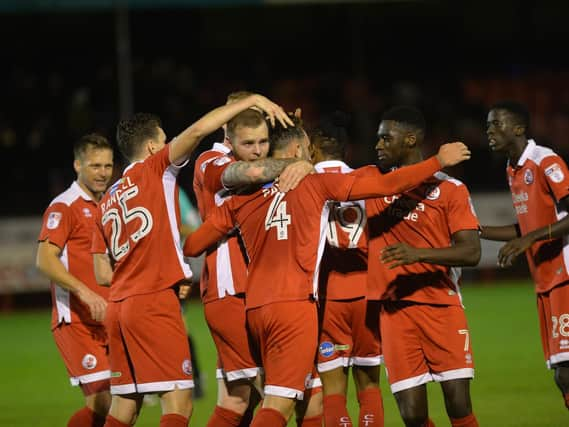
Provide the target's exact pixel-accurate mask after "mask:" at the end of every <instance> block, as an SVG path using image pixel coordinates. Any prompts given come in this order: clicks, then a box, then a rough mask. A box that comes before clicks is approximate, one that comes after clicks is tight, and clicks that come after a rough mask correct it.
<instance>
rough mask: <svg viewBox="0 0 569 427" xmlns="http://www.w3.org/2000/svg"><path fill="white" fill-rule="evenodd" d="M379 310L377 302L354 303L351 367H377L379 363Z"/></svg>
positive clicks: (361, 301) (362, 301) (363, 301)
mask: <svg viewBox="0 0 569 427" xmlns="http://www.w3.org/2000/svg"><path fill="white" fill-rule="evenodd" d="M379 310H380V303H379V301H368V300H366V299H363V300H358V301H354V305H353V310H352V313H353V322H352V337H353V343H354V348H353V351H352V364H353V365H356V366H379V365H380V363H381V344H380V340H379Z"/></svg>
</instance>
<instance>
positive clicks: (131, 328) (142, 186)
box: [91, 145, 193, 394]
mask: <svg viewBox="0 0 569 427" xmlns="http://www.w3.org/2000/svg"><path fill="white" fill-rule="evenodd" d="M168 150H169V146H168V145H166V146H165V147H164V148H163V149H162V150H160V151H159V152H158V153H156V154H154V155H152V156H150V157H148V158H147V159H145V160H144V161H139V162H135V163H133V164H131V165H130V166H128V167H127V168H126V169H125V171H124V173H123V176H122V178H121V179H119V180H118V181H117V182H116V183H115V184H113V185H112V186H111V188H109V190H108V191H107V193H106V194H105V196H104V197H103V199H102V200H101V202H100V204H99V209H98V213H97V223H96V224H97V227H96V228H95V232H94V234H93V246H92V250H91V251H92V253H108V254H109V256H110V257H111V259H112V261H113V263H114V267H113V279H112V284H111V290H110V297H109V299H110V301H111V303H110V304H109V306H108V308H107V315H106V318H105V325H106V326H107V332H108V334H109V347H110V348H109V350H110V352H109V358H110V364H111V370H112V378H111V393H113V394H129V393H151V392H160V391H169V390H173V389H174V388H176V387H177V388H181V389H183V388H191V387H193V380H192V372H191V362H190V352H189V347H188V341H187V339H186V333H185V329H184V325H183V321H182V315H181V311H180V304H179V301H178V299H177V297H176V295H175V293H174V290H173V289H172V287H173V286H174V285H176V284H177V283H179V282H181V281H183V280H188V279H190V278H191V276H192V273H191V271H190V269H189V267H188V265H187V264H186V263H185V262H184V260H183V255H182V251H181V247H180V235H179V224H180V219H179V209H178V206H177V200H178V199H177V186H176V185H177V184H176V176H177V175H178V172H179V170H180V167H181V166H177V165H174V164H171V163H170V161H169V158H168ZM182 166H183V165H182Z"/></svg>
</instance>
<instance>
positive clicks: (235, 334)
mask: <svg viewBox="0 0 569 427" xmlns="http://www.w3.org/2000/svg"><path fill="white" fill-rule="evenodd" d="M204 314H205V318H206V322H207V324H208V327H209V330H210V332H211V336H212V338H213V342H214V343H215V347H216V349H217V354H218V358H219V365H220V368H221V369H223V371H224V374H225V377H226V379H227V380H228V381H234V380H239V379H244V378H254V377H256V376H257V374H258V373H259V367H258V366H257V363H256V362H255V360H254V359H253V354H252V351H251V348H250V337H249V333H248V331H247V322H246V315H245V301H244V300H243V299H242V298H237V297H233V296H226V297H225V298H221V299H219V300H217V301H213V302H210V303H207V304H205V306H204Z"/></svg>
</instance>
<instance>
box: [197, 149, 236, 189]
mask: <svg viewBox="0 0 569 427" xmlns="http://www.w3.org/2000/svg"><path fill="white" fill-rule="evenodd" d="M231 163H233V159H232V158H231V157H230V156H226V155H223V156H220V157H218V158H216V159H214V160H212V161H210V162H208V163H207V165H206V166H205V169H204V187H205V188H207V189H208V191H210V192H212V193H216V192H218V191H219V190H221V189H223V184H222V183H221V176H222V175H223V172H224V171H225V169H226V168H227V166H229V165H230V164H231Z"/></svg>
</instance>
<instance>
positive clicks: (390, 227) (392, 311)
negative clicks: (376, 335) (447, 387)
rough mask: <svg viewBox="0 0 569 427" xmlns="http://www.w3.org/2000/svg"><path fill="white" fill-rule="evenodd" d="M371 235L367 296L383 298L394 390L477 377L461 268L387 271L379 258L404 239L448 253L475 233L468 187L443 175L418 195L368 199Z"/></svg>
mask: <svg viewBox="0 0 569 427" xmlns="http://www.w3.org/2000/svg"><path fill="white" fill-rule="evenodd" d="M366 208H367V213H368V224H369V232H370V241H369V252H370V254H373V255H372V256H370V257H369V260H368V264H369V275H368V297H369V298H371V299H381V300H382V309H381V316H380V328H381V340H382V348H383V357H384V361H385V366H386V369H387V373H388V378H389V383H390V385H391V390H392V392H393V393H396V392H398V391H401V390H405V389H408V388H412V387H416V386H419V385H421V384H424V383H426V382H429V381H447V380H452V379H457V378H472V377H473V375H474V363H473V358H472V350H471V346H470V337H469V330H468V326H467V323H466V316H465V314H464V310H463V307H462V301H461V296H460V289H459V279H460V274H461V273H460V269H459V268H454V267H453V268H450V267H446V266H441V265H434V264H427V263H414V264H410V265H404V266H399V267H395V268H393V269H389V268H388V267H386V265H385V264H383V263H382V262H381V259H380V253H381V250H382V249H383V248H385V247H386V246H388V245H391V244H395V243H399V242H403V243H408V244H410V245H411V246H414V247H419V248H447V247H449V246H451V245H452V235H453V234H454V233H456V232H458V231H461V230H477V229H478V228H479V224H478V219H477V218H476V215H475V213H474V209H473V207H472V203H471V201H470V195H469V193H468V190H467V188H466V186H465V185H464V184H463V183H462V182H460V181H458V180H456V179H453V178H450V177H449V176H447V175H445V174H443V173H437V174H435V175H434V176H433V177H431V178H430V179H428V180H426V181H425V182H424V183H423V184H421V185H420V186H419V187H417V188H416V189H414V190H411V191H408V192H405V193H403V194H398V195H394V196H387V197H382V198H378V199H373V200H368V201H367V202H366Z"/></svg>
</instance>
